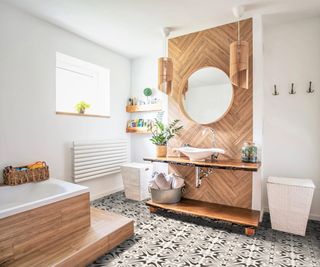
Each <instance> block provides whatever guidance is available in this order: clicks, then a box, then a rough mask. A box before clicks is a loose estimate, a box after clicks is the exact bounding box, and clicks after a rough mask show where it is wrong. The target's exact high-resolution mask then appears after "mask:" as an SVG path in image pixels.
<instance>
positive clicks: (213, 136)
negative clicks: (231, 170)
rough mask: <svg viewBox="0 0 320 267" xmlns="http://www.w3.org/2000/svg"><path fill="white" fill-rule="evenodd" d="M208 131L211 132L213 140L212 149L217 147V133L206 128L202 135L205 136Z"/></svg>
mask: <svg viewBox="0 0 320 267" xmlns="http://www.w3.org/2000/svg"><path fill="white" fill-rule="evenodd" d="M207 131H209V132H210V134H211V139H212V143H211V146H212V147H216V138H215V137H216V136H215V134H216V132H215V130H214V129H212V128H209V127H206V128H205V129H204V130H203V131H202V134H205V133H206V132H207Z"/></svg>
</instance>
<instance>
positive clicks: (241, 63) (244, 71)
mask: <svg viewBox="0 0 320 267" xmlns="http://www.w3.org/2000/svg"><path fill="white" fill-rule="evenodd" d="M230 80H231V82H232V84H233V85H235V86H237V87H239V88H244V89H249V44H248V42H245V41H235V42H233V43H231V44H230Z"/></svg>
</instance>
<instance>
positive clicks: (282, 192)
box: [267, 177, 315, 236]
mask: <svg viewBox="0 0 320 267" xmlns="http://www.w3.org/2000/svg"><path fill="white" fill-rule="evenodd" d="M314 188H315V186H314V184H313V182H312V180H310V179H296V178H284V177H269V178H268V182H267V189H268V202H269V211H270V216H271V225H272V229H275V230H279V231H283V232H288V233H292V234H296V235H302V236H304V235H305V233H306V227H307V222H308V218H309V213H310V207H311V203H312V197H313V192H314Z"/></svg>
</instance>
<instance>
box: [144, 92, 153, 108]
mask: <svg viewBox="0 0 320 267" xmlns="http://www.w3.org/2000/svg"><path fill="white" fill-rule="evenodd" d="M143 94H144V95H145V96H146V97H147V100H148V104H149V97H150V96H152V89H151V88H145V89H144V90H143Z"/></svg>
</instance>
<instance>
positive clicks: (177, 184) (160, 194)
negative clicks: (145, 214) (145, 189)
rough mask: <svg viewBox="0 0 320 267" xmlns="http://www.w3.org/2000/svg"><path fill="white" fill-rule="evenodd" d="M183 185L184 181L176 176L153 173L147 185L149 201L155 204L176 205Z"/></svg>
mask: <svg viewBox="0 0 320 267" xmlns="http://www.w3.org/2000/svg"><path fill="white" fill-rule="evenodd" d="M184 185H185V183H184V179H183V178H182V177H180V176H178V175H176V174H173V173H172V174H169V175H166V174H165V173H157V172H155V173H154V174H153V179H152V180H151V181H150V183H149V192H150V193H151V199H152V201H153V202H155V203H167V204H171V203H177V202H179V201H180V199H181V193H182V191H183V189H184Z"/></svg>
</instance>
